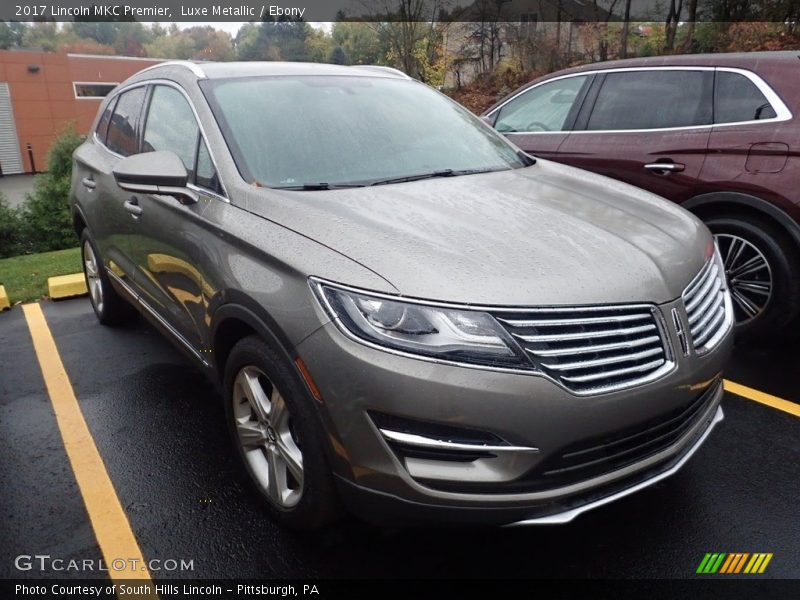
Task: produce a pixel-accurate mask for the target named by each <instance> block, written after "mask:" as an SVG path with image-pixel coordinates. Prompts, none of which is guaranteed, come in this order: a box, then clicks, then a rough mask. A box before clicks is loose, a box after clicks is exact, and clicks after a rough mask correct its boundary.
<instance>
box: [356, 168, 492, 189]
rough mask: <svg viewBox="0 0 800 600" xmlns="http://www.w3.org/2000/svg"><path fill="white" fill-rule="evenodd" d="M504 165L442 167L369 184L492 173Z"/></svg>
mask: <svg viewBox="0 0 800 600" xmlns="http://www.w3.org/2000/svg"><path fill="white" fill-rule="evenodd" d="M506 170H507V169H506V168H505V167H501V168H499V169H497V168H492V169H461V170H459V171H456V170H454V169H442V170H441V171H431V172H430V173H420V174H419V175H406V176H405V177H392V178H391V179H379V180H378V181H371V182H370V184H369V185H386V184H387V183H405V182H406V181H419V180H421V179H434V178H436V177H457V176H458V175H475V174H477V173H492V172H494V171H506Z"/></svg>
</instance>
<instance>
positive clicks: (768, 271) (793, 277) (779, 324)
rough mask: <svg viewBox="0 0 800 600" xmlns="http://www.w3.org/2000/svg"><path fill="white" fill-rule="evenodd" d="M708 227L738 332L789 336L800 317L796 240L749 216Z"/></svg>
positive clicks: (713, 221) (716, 219)
mask: <svg viewBox="0 0 800 600" xmlns="http://www.w3.org/2000/svg"><path fill="white" fill-rule="evenodd" d="M706 225H708V228H709V229H710V230H711V232H712V233H713V234H714V239H715V240H716V242H717V246H718V247H719V250H720V255H721V256H722V260H723V263H724V265H725V274H726V276H727V279H728V285H729V288H730V292H731V298H732V299H733V310H734V316H735V318H736V332H737V334H738V335H744V336H766V335H775V334H781V333H784V332H785V330H786V328H787V326H789V325H790V324H791V323H792V322H793V321H795V319H797V317H798V313H800V261H799V259H798V251H797V248H796V247H795V246H794V244H793V243H792V241H791V240H790V239H789V237H788V236H787V235H786V234H785V233H784V232H783V231H781V230H780V229H779V228H778V227H776V226H775V225H773V224H772V223H769V222H768V221H765V220H763V219H758V218H756V217H750V216H749V215H743V216H739V215H737V216H735V217H713V218H711V219H708V220H707V221H706Z"/></svg>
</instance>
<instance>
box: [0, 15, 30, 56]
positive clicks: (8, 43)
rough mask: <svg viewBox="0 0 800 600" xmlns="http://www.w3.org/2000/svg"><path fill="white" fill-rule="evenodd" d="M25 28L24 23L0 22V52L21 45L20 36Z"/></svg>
mask: <svg viewBox="0 0 800 600" xmlns="http://www.w3.org/2000/svg"><path fill="white" fill-rule="evenodd" d="M26 28H27V26H26V25H25V24H24V23H17V22H12V23H5V22H2V21H0V50H8V49H9V48H17V47H19V46H20V45H22V36H23V34H24V33H25V29H26Z"/></svg>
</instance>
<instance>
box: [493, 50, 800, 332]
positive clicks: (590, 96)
mask: <svg viewBox="0 0 800 600" xmlns="http://www.w3.org/2000/svg"><path fill="white" fill-rule="evenodd" d="M799 113H800V53H798V52H750V53H742V54H709V55H684V56H666V57H656V58H639V59H630V60H620V61H613V62H607V63H601V64H593V65H586V66H583V67H578V68H574V69H569V70H565V71H560V72H558V73H553V74H551V75H548V76H546V77H542V78H540V79H537V80H535V81H533V82H531V83H529V84H528V85H526V86H524V87H522V88H520V89H518V90H517V91H515V92H514V93H512V94H511V95H509V96H508V97H506V98H505V99H503V100H501V101H500V102H498V103H497V104H495V105H494V106H493V107H491V108H490V109H489V110H488V111H486V113H485V114H484V119H485V120H488V121H489V122H490V123H491V124H492V125H493V126H494V127H495V128H496V129H497V130H498V131H499V132H501V133H503V134H504V135H506V136H508V138H509V139H510V140H512V141H513V142H514V143H515V144H516V145H517V146H519V147H520V148H522V149H523V150H525V151H526V152H529V153H531V154H534V155H537V156H540V157H543V158H547V159H552V160H555V161H558V162H562V163H566V164H570V165H574V166H576V167H580V168H582V169H588V170H590V171H595V172H597V173H600V174H602V175H607V176H609V177H613V178H616V179H620V180H622V181H625V182H627V183H630V184H633V185H635V186H638V187H640V188H644V189H646V190H649V191H651V192H653V193H655V194H658V195H660V196H664V197H665V198H669V199H670V200H672V201H674V202H677V203H679V204H681V205H682V206H683V207H684V208H686V209H688V210H690V211H692V212H693V213H695V214H696V215H698V216H699V217H700V218H702V219H703V221H705V223H706V224H707V225H708V227H709V228H710V229H711V231H712V232H713V233H714V235H715V237H716V240H717V243H718V245H719V248H720V252H721V253H722V256H723V258H724V260H725V267H726V271H727V275H728V279H729V281H730V287H731V293H732V296H733V300H734V308H735V314H736V322H737V330H738V331H739V332H740V333H775V332H779V331H782V330H785V328H786V327H787V326H788V325H790V324H791V323H793V322H794V321H796V320H797V317H798V312H800V154H799V153H800V124H798V116H797V115H798V114H799Z"/></svg>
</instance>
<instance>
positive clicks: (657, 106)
mask: <svg viewBox="0 0 800 600" xmlns="http://www.w3.org/2000/svg"><path fill="white" fill-rule="evenodd" d="M712 79H713V72H711V71H690V70H685V71H684V70H675V71H670V70H654V71H628V72H620V73H608V74H607V75H606V76H605V80H604V81H603V85H602V87H601V88H600V91H599V93H598V95H597V100H596V102H595V105H594V108H593V110H592V114H591V116H590V117H589V123H588V125H587V129H590V130H593V131H606V130H630V129H665V128H669V127H693V126H699V125H710V124H711V87H712Z"/></svg>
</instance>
